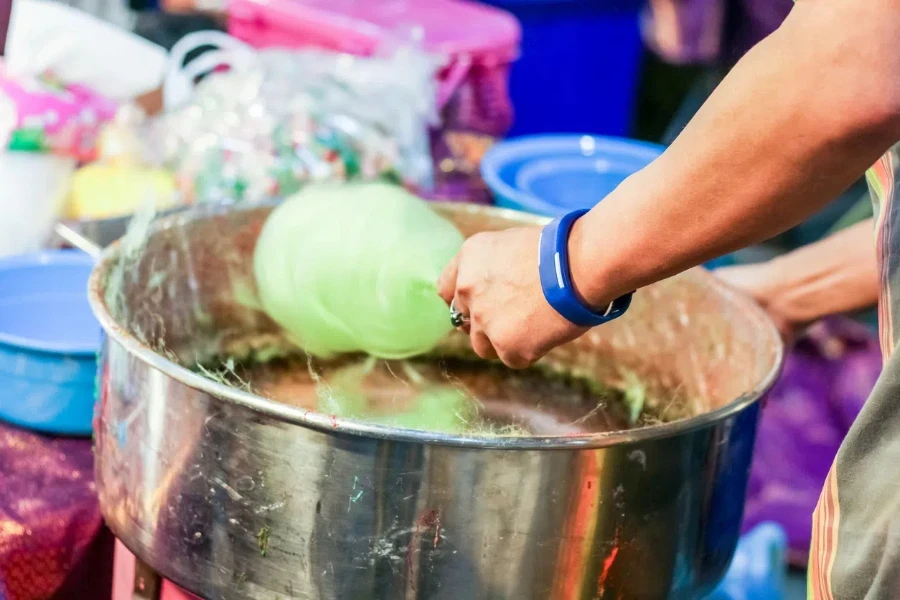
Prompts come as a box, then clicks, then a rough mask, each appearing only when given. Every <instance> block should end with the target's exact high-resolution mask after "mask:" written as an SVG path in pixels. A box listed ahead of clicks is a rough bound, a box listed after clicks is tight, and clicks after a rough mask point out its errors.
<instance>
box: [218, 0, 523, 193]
mask: <svg viewBox="0 0 900 600" xmlns="http://www.w3.org/2000/svg"><path fill="white" fill-rule="evenodd" d="M228 14H229V25H228V31H229V33H230V34H231V35H233V36H234V37H236V38H238V39H240V40H242V41H244V42H246V43H248V44H250V45H252V46H255V47H287V48H319V49H324V50H333V51H336V52H346V53H349V54H355V55H359V56H368V55H371V54H373V53H374V52H376V50H377V49H378V48H379V46H380V45H382V44H384V43H387V42H389V41H391V40H399V41H406V40H410V39H415V40H421V43H422V45H423V47H424V49H425V50H428V51H430V52H433V53H436V54H440V55H441V56H444V57H445V65H444V68H443V69H442V70H441V72H440V73H439V74H438V78H439V86H438V98H437V102H438V106H439V108H440V111H441V121H442V124H441V127H440V130H439V131H436V132H434V136H433V143H432V154H433V156H434V160H435V167H436V169H435V175H436V176H435V179H436V184H437V186H436V194H435V195H436V196H438V197H440V198H442V199H467V200H473V201H484V200H486V199H487V198H488V196H487V192H486V190H485V188H484V186H483V184H482V182H481V180H480V177H479V176H478V163H479V161H480V159H481V155H482V154H483V152H484V151H486V150H487V148H488V147H489V146H490V144H491V143H492V141H493V140H494V139H497V138H499V137H502V136H503V135H505V134H506V132H507V131H508V130H509V128H510V126H511V125H512V120H513V109H512V104H511V102H510V99H509V91H508V81H509V67H510V64H511V63H512V62H513V61H514V60H515V59H516V58H517V57H518V52H519V41H520V36H521V31H520V27H519V23H518V21H517V20H516V19H515V17H513V16H512V15H511V14H509V13H507V12H505V11H502V10H499V9H496V8H492V7H488V6H485V5H482V4H476V3H474V2H464V1H460V0H380V1H375V0H232V2H231V4H230V5H229V9H228Z"/></svg>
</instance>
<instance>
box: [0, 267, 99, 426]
mask: <svg viewBox="0 0 900 600" xmlns="http://www.w3.org/2000/svg"><path fill="white" fill-rule="evenodd" d="M92 267H93V261H92V260H91V258H90V257H88V256H87V255H85V254H82V253H80V252H75V251H70V250H58V251H48V252H40V253H35V254H26V255H21V256H15V257H11V258H7V259H3V260H0V419H3V420H4V421H7V422H9V423H13V424H15V425H18V426H21V427H25V428H28V429H34V430H37V431H42V432H46V433H54V434H62V435H90V434H91V420H92V417H93V407H94V390H95V379H96V375H97V352H98V351H99V349H100V340H101V330H100V325H99V323H97V321H96V319H94V316H93V314H92V313H91V309H90V306H89V304H88V300H87V281H88V277H89V276H90V273H91V269H92Z"/></svg>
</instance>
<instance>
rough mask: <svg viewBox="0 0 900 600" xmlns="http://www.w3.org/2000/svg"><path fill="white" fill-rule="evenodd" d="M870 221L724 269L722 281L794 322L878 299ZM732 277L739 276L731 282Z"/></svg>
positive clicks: (864, 305)
mask: <svg viewBox="0 0 900 600" xmlns="http://www.w3.org/2000/svg"><path fill="white" fill-rule="evenodd" d="M873 228H874V224H873V221H872V219H869V220H868V221H865V222H862V223H859V224H857V225H854V226H853V227H850V228H848V229H845V230H844V231H841V232H839V233H836V234H834V235H832V236H829V237H828V238H826V239H824V240H822V241H820V242H817V243H815V244H811V245H809V246H805V247H803V248H800V249H799V250H795V251H794V252H791V253H788V254H785V255H783V256H781V257H779V258H776V259H774V260H771V261H769V262H766V263H761V264H758V265H749V266H745V267H736V268H734V269H726V270H725V273H730V276H725V273H723V277H725V280H726V281H730V282H731V283H732V284H737V285H738V287H739V288H741V289H743V290H744V291H746V292H748V293H750V294H751V295H753V296H754V297H755V298H756V300H757V301H759V302H760V303H761V304H763V305H764V306H765V307H766V308H767V309H768V310H769V311H770V313H771V314H775V315H778V317H779V318H780V319H782V320H784V321H786V322H787V323H790V324H792V325H794V326H797V325H803V324H807V323H811V322H813V321H816V320H818V319H820V318H822V317H826V316H828V315H833V314H840V313H847V312H854V311H858V310H862V309H866V308H869V307H872V306H874V305H875V304H876V303H877V301H878V285H879V283H878V282H879V277H878V266H877V263H878V261H877V260H876V256H875V248H874V246H875V244H874V239H875V238H874V232H873ZM735 277H737V278H738V279H739V280H738V281H735V280H734V279H735Z"/></svg>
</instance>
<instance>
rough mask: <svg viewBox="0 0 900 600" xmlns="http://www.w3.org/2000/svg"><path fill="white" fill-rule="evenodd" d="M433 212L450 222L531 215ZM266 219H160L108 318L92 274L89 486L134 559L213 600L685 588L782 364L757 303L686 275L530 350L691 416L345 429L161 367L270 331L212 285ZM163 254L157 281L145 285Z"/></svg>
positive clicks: (520, 220)
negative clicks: (634, 424) (466, 430)
mask: <svg viewBox="0 0 900 600" xmlns="http://www.w3.org/2000/svg"><path fill="white" fill-rule="evenodd" d="M441 210H443V211H444V212H445V213H446V214H447V215H448V216H450V217H451V218H453V219H454V220H455V221H456V222H457V224H458V225H459V226H460V228H461V229H462V230H463V231H464V232H465V233H468V234H470V233H472V232H474V231H478V230H484V229H496V228H502V227H508V226H513V225H520V224H525V223H537V222H539V220H536V219H532V218H530V217H527V216H524V215H521V214H518V213H513V212H508V211H500V210H495V209H487V208H481V207H469V206H445V207H442V208H441ZM268 211H269V209H267V208H261V209H255V210H245V211H232V212H215V211H214V210H207V211H206V213H205V214H202V213H199V212H192V213H190V214H183V215H179V216H176V217H172V218H169V219H168V220H166V221H163V222H162V223H161V224H159V227H158V228H157V229H156V230H155V232H154V234H153V235H152V236H151V239H150V241H149V243H148V245H147V247H146V249H145V251H144V253H143V255H142V258H141V259H140V260H139V261H138V262H137V264H135V265H133V267H130V268H129V269H128V272H129V275H130V276H129V277H128V278H127V280H126V282H125V284H124V286H123V289H121V290H118V291H119V292H120V293H118V294H115V295H110V297H113V296H115V297H117V298H119V299H120V301H121V306H124V307H125V309H127V310H126V313H125V314H122V315H117V318H113V315H112V314H110V310H109V308H108V306H107V301H106V296H107V294H106V291H107V290H106V289H105V287H106V284H107V278H108V275H109V273H110V270H111V268H112V266H113V265H114V264H115V263H116V261H117V260H118V250H117V249H115V248H113V249H110V250H108V251H107V252H106V253H105V254H104V257H103V259H102V260H101V262H100V263H99V264H98V267H97V269H96V270H95V273H94V275H93V277H92V281H91V292H90V293H91V301H92V304H93V306H94V309H95V312H96V314H97V316H98V318H99V319H100V321H101V323H102V324H103V327H104V329H105V330H106V332H107V336H108V337H107V340H106V343H105V348H104V352H103V356H102V360H101V374H100V390H101V399H100V405H99V409H98V413H97V417H96V423H95V433H96V456H97V458H96V475H97V487H98V491H99V495H100V501H101V506H102V509H103V513H104V515H105V518H106V520H107V523H108V524H109V526H110V527H111V528H112V530H113V531H114V532H115V534H116V535H117V536H118V537H119V538H120V539H121V540H122V541H123V542H124V543H125V544H126V545H127V546H128V547H129V549H130V550H131V551H132V552H134V553H135V554H136V555H137V556H138V557H139V558H140V559H142V560H143V561H145V562H146V563H147V564H148V565H150V566H152V567H153V569H155V570H156V571H158V572H159V573H161V574H162V575H163V576H165V577H167V578H169V579H171V580H172V581H173V582H175V583H177V584H178V585H180V586H182V587H184V588H185V589H187V590H190V591H192V592H194V593H196V594H198V595H201V596H203V597H204V598H209V599H211V600H212V599H220V598H221V599H248V600H249V599H270V598H271V599H288V598H309V599H339V600H346V599H360V600H370V599H404V600H412V599H415V600H424V599H460V600H470V599H471V600H481V599H484V600H495V599H506V598H509V599H532V598H533V599H536V600H574V599H583V600H587V599H595V598H601V599H605V598H616V599H619V598H622V599H632V598H638V599H643V598H648V599H653V598H697V597H701V595H702V593H703V592H704V591H707V590H709V589H711V587H712V586H713V585H714V584H715V583H716V582H717V580H718V579H719V578H720V577H721V575H722V574H723V573H724V570H725V568H726V567H727V565H728V563H729V561H730V559H731V555H732V552H733V550H734V547H735V544H736V541H737V538H738V534H739V528H740V520H741V516H742V510H743V498H744V493H745V487H746V482H747V477H748V472H749V466H750V457H751V452H752V447H753V440H754V436H755V431H756V424H757V417H758V413H759V403H758V402H757V400H758V399H759V398H760V396H761V395H762V394H763V393H764V392H765V391H766V390H767V389H768V387H769V386H770V385H771V384H772V382H773V381H774V379H775V377H776V376H777V374H778V369H779V367H780V363H781V359H782V348H781V343H780V341H779V338H778V336H777V333H776V331H775V329H774V327H772V325H771V323H769V321H768V320H767V319H766V317H765V316H764V315H763V314H762V312H761V311H760V310H759V309H758V308H757V307H756V306H755V305H753V304H752V303H751V302H749V301H748V300H746V299H744V298H741V297H737V296H735V295H734V294H732V293H731V292H730V291H728V290H727V289H725V288H724V287H723V286H721V285H720V284H718V283H717V282H716V281H715V280H714V279H713V278H712V277H711V276H710V275H708V274H707V273H705V272H703V271H700V270H696V271H692V272H689V273H687V274H685V275H682V276H680V277H677V278H675V279H673V280H669V281H667V282H663V283H660V284H657V285H655V286H652V287H651V288H648V289H645V290H641V291H639V292H638V294H636V295H635V302H634V304H633V307H632V310H631V311H630V313H629V315H626V317H623V318H622V319H620V320H619V321H616V322H614V323H610V324H608V325H605V326H603V327H601V328H598V329H596V330H594V331H592V332H591V333H589V334H588V335H587V336H585V337H584V338H582V339H581V340H579V341H577V342H575V343H573V344H570V345H568V346H566V347H564V348H561V349H559V350H557V351H555V352H554V353H553V354H552V355H551V356H550V357H548V359H547V362H548V363H550V364H554V365H556V366H558V367H559V368H565V369H569V370H573V371H577V372H582V373H585V372H586V373H590V374H593V375H595V376H597V377H599V378H600V379H601V380H603V381H605V382H608V383H617V382H618V383H621V382H622V381H623V378H624V377H626V375H627V374H629V373H630V374H635V373H636V374H639V375H641V376H642V377H644V378H645V379H646V381H647V382H648V384H649V387H651V388H654V389H656V391H660V392H665V391H666V390H669V391H670V392H671V396H672V397H673V398H676V399H683V400H678V401H685V402H688V401H689V402H692V403H693V406H692V407H691V408H692V410H693V411H695V412H697V413H699V414H698V416H695V417H692V418H690V419H686V420H682V421H678V422H674V423H667V424H663V425H658V426H653V427H646V428H642V429H636V430H631V431H625V432H616V433H609V434H584V435H580V434H579V435H571V434H570V435H560V436H544V437H497V436H488V435H480V436H479V435H474V434H473V435H471V436H463V437H460V436H448V435H441V434H432V433H425V432H417V431H409V430H396V429H390V428H384V427H378V426H374V425H367V424H363V423H356V422H352V421H343V420H341V419H337V418H334V417H330V416H328V415H321V414H318V413H313V412H309V411H306V410H302V409H298V408H294V407H291V406H287V405H283V404H278V403H275V402H272V401H269V400H266V399H264V398H260V397H258V396H254V395H252V394H250V393H247V392H243V391H241V390H237V389H235V388H231V387H226V386H223V385H221V384H219V383H216V382H214V381H211V380H209V379H206V378H204V377H201V376H198V375H196V374H194V373H192V372H190V371H188V370H187V369H184V368H183V367H180V366H178V365H177V364H176V363H175V362H173V360H174V359H178V360H180V361H181V362H183V363H185V364H192V363H191V360H196V358H197V357H199V356H204V355H206V354H207V353H209V352H215V351H221V350H223V349H227V350H228V351H229V352H232V353H233V352H236V351H237V350H238V349H239V348H242V347H244V348H249V347H251V346H252V345H253V344H252V343H250V342H248V341H247V340H246V335H247V333H253V334H255V335H256V336H257V337H259V338H274V337H277V332H276V330H275V329H274V327H273V325H272V323H271V322H270V321H269V320H268V319H266V318H265V317H264V316H262V315H260V314H259V313H257V312H255V311H254V310H253V309H252V308H251V307H250V305H251V304H252V303H248V302H247V301H246V298H245V299H243V300H241V301H238V300H236V299H235V298H236V296H241V294H236V293H234V290H236V289H240V290H244V291H247V290H251V291H252V289H253V286H252V277H251V271H250V257H251V255H252V251H253V247H254V243H255V239H256V236H257V235H258V233H259V229H260V227H261V225H262V222H263V220H264V218H265V216H266V215H267V214H268ZM161 265H164V267H165V270H167V271H168V272H170V273H174V274H175V275H176V276H175V277H173V278H171V279H170V280H169V281H168V282H167V284H166V285H163V286H156V287H154V288H152V289H148V286H147V283H146V281H147V277H149V275H150V272H149V270H152V269H159V268H160V266H161ZM142 281H143V282H144V283H143V284H141V282H142ZM117 319H118V320H117ZM460 339H461V338H457V339H456V340H455V342H453V343H459V341H460ZM140 340H144V341H140ZM151 346H152V347H153V348H151ZM170 359H173V360H170ZM548 401H552V399H548Z"/></svg>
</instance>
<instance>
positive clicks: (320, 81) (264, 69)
mask: <svg viewBox="0 0 900 600" xmlns="http://www.w3.org/2000/svg"><path fill="white" fill-rule="evenodd" d="M211 45H215V46H216V47H218V49H216V50H212V51H210V52H207V53H206V54H203V55H201V56H200V57H199V58H197V59H195V60H194V61H192V62H189V63H187V65H186V66H185V65H183V64H181V63H182V60H183V57H184V56H185V55H187V54H188V53H189V52H190V51H191V50H192V49H196V48H197V47H201V46H207V47H208V46H211ZM438 66H439V63H438V61H436V60H435V59H434V58H433V57H430V56H428V55H425V54H423V53H419V52H417V51H414V50H411V49H398V50H396V51H395V52H393V53H392V54H391V55H390V56H386V57H374V58H360V57H353V56H349V55H344V54H336V53H329V52H320V51H298V52H293V51H285V50H264V51H260V52H256V51H253V50H251V49H250V48H249V47H246V46H244V45H243V44H241V43H240V42H237V41H236V40H234V39H233V38H229V37H228V36H225V35H223V34H221V33H218V32H200V33H197V34H192V35H191V36H189V37H188V38H186V39H185V41H184V43H180V44H179V45H178V47H177V48H173V62H172V63H171V64H170V73H169V75H168V76H167V78H166V87H167V90H168V91H166V92H165V97H166V100H165V101H166V104H167V107H168V108H169V110H168V111H167V113H166V114H164V115H163V116H161V117H160V118H159V119H157V120H156V121H155V123H154V124H153V126H152V128H151V130H150V132H149V134H148V135H149V140H148V142H149V144H148V145H149V146H150V147H156V148H161V149H162V155H161V156H158V157H157V160H159V161H161V162H162V163H163V164H165V165H167V166H168V167H169V168H171V169H172V170H173V172H174V173H175V175H176V177H177V178H178V179H179V182H180V187H181V191H182V192H183V193H184V195H185V197H186V198H187V199H188V200H189V201H193V202H219V201H238V202H251V203H256V202H262V201H265V200H266V199H269V198H272V197H284V196H286V195H289V194H292V193H294V192H295V191H297V190H298V189H299V188H300V187H301V186H302V184H303V183H305V182H308V181H345V180H359V179H362V180H373V179H381V178H388V179H393V180H400V181H402V182H403V183H404V184H406V185H408V186H410V187H414V188H418V189H428V188H429V187H430V186H431V182H432V162H431V156H430V150H429V138H428V127H429V125H430V124H431V123H433V122H434V119H435V118H436V116H435V106H434V97H435V93H434V89H433V88H434V85H435V84H434V72H435V70H436V69H437V68H438ZM223 68H225V69H227V71H224V72H223V71H222V69H223ZM208 72H211V74H209V75H208V76H207V77H205V78H204V79H203V80H202V81H201V82H200V83H199V84H198V85H197V86H196V88H194V87H193V82H194V81H195V80H196V78H197V77H200V76H202V75H204V74H205V73H208Z"/></svg>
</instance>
